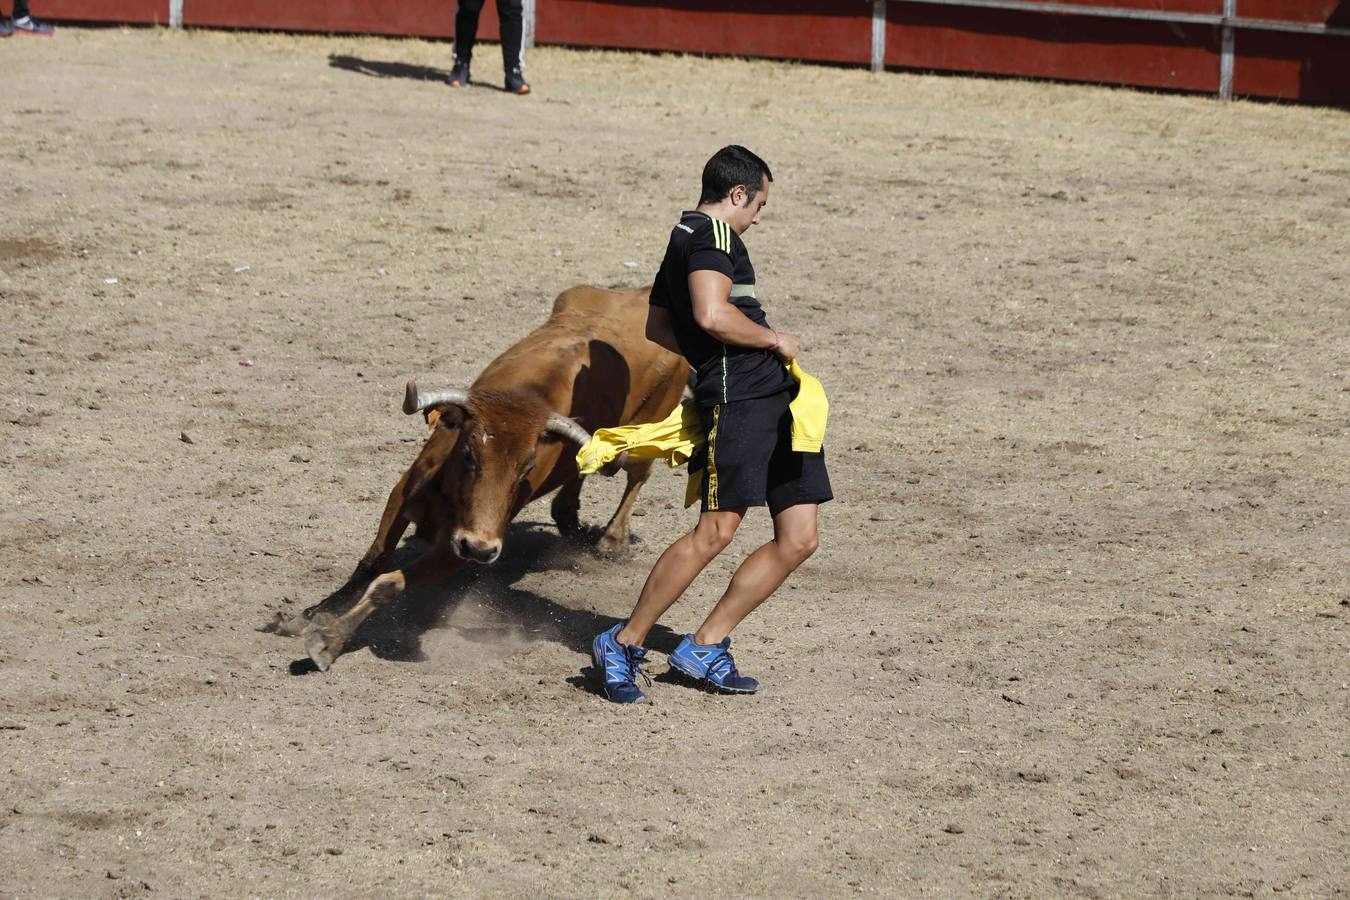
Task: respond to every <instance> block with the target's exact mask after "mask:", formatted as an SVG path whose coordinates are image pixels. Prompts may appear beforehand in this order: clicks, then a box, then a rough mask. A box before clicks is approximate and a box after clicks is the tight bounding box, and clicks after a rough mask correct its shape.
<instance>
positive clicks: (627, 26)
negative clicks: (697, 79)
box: [535, 0, 872, 63]
mask: <svg viewBox="0 0 1350 900" xmlns="http://www.w3.org/2000/svg"><path fill="white" fill-rule="evenodd" d="M871 8H872V7H871V4H869V3H864V2H862V0H834V2H828V0H780V2H776V3H735V2H729V0H687V2H672V0H537V6H536V14H537V19H536V21H537V25H536V28H535V33H536V39H537V41H538V42H539V43H548V44H573V45H576V46H585V47H623V48H632V49H641V50H677V51H684V52H690V53H710V54H717V55H727V56H763V57H777V58H787V59H810V60H818V61H822V62H851V63H865V62H867V61H868V60H870V59H871V57H872V32H871V24H870V22H871V18H870V17H871Z"/></svg>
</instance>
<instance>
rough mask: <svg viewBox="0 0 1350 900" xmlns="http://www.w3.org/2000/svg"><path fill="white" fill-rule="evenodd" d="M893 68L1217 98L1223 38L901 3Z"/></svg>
mask: <svg viewBox="0 0 1350 900" xmlns="http://www.w3.org/2000/svg"><path fill="white" fill-rule="evenodd" d="M1187 5H1188V6H1190V7H1191V9H1189V10H1187V11H1194V12H1209V11H1211V10H1207V9H1202V8H1201V7H1202V6H1204V5H1205V4H1204V3H1201V2H1193V3H1189V4H1187ZM886 65H888V66H900V67H904V68H913V69H939V70H946V71H957V72H991V73H995V74H1000V75H1031V76H1036V77H1041V78H1062V79H1066V80H1070V81H1095V82H1106V83H1116V84H1135V85H1140V86H1143V87H1159V88H1174V89H1180V90H1192V91H1210V92H1213V91H1215V90H1216V89H1217V87H1218V80H1219V35H1218V30H1217V29H1215V28H1212V27H1209V26H1196V25H1176V24H1170V23H1164V22H1141V21H1134V20H1126V19H1104V18H1089V17H1087V16H1061V15H1045V14H1042V13H1030V12H1014V11H1010V10H997V9H971V8H965V9H962V8H954V7H944V6H930V5H924V4H917V3H896V4H893V5H891V6H890V7H889V8H888V11H887V19H886Z"/></svg>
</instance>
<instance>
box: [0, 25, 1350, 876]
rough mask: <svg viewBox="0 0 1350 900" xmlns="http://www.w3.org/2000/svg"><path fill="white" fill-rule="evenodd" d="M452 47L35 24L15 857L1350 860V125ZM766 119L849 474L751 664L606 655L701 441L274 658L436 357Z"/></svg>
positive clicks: (411, 862)
mask: <svg viewBox="0 0 1350 900" xmlns="http://www.w3.org/2000/svg"><path fill="white" fill-rule="evenodd" d="M494 53H495V47H485V48H484V49H483V51H482V54H481V55H482V57H483V58H482V59H480V61H479V66H478V68H479V70H480V74H481V75H483V76H484V77H491V76H494V75H497V74H498V72H497V67H496V65H495V60H494V59H493V54H494ZM448 56H449V47H448V45H446V44H443V43H426V42H417V41H389V40H375V39H360V38H318V37H290V36H266V35H231V34H222V33H191V32H189V33H171V32H167V31H151V30H117V29H111V30H80V29H75V28H63V29H61V30H60V31H59V33H58V35H57V37H56V38H55V39H54V40H51V41H39V40H31V39H21V38H14V39H12V40H9V41H5V42H3V43H0V83H2V84H4V85H5V86H6V90H5V91H4V92H3V96H2V97H0V170H3V171H4V173H5V177H6V179H7V180H8V184H7V186H6V192H5V193H4V194H3V196H2V197H0V304H2V306H0V309H3V319H0V321H2V322H3V328H2V329H0V392H2V394H3V397H2V398H0V407H2V408H0V413H2V414H3V416H2V419H0V434H2V435H3V443H2V444H0V498H2V502H3V506H0V628H2V629H3V634H4V638H3V641H0V750H2V752H3V763H2V764H0V857H3V859H4V865H3V867H0V869H2V871H0V895H3V896H58V895H64V896H86V897H100V896H117V897H132V896H140V895H143V894H146V895H148V894H153V895H155V896H161V897H164V896H206V895H225V896H337V897H348V896H350V897H355V896H370V895H376V894H381V895H384V894H387V895H404V896H412V895H420V894H442V895H464V896H468V895H489V894H490V895H494V896H497V895H501V896H517V897H526V896H538V895H540V894H548V895H558V896H576V897H590V896H611V895H618V894H626V893H632V894H636V895H640V896H668V895H674V896H680V895H693V894H714V893H721V894H728V895H738V896H763V897H779V896H821V895H841V894H847V893H855V892H856V893H874V894H881V895H887V896H952V895H956V896H989V897H1003V896H1008V897H1040V896H1046V895H1063V896H1090V897H1091V896H1124V897H1134V896H1141V895H1167V896H1181V897H1196V896H1217V895H1240V896H1258V897H1264V896H1269V895H1271V894H1274V893H1284V892H1289V893H1292V894H1294V895H1298V896H1328V895H1343V894H1344V893H1345V891H1346V886H1347V884H1350V863H1348V862H1347V847H1348V846H1350V835H1348V834H1347V831H1348V830H1350V825H1348V823H1347V814H1346V810H1347V808H1350V778H1348V777H1347V774H1348V770H1350V767H1348V766H1347V759H1348V758H1350V751H1348V750H1347V748H1348V747H1350V726H1348V725H1347V710H1348V709H1350V661H1348V660H1350V653H1348V652H1347V651H1350V633H1348V632H1347V616H1348V615H1350V607H1348V606H1347V604H1350V574H1348V573H1350V530H1348V529H1350V474H1347V466H1346V462H1347V460H1348V459H1350V440H1348V438H1347V436H1348V435H1350V378H1348V377H1347V373H1348V372H1350V314H1348V313H1347V299H1348V296H1347V295H1348V294H1350V253H1348V252H1347V251H1348V250H1350V244H1348V243H1347V235H1348V234H1350V154H1348V152H1347V151H1348V148H1350V114H1348V113H1346V112H1344V111H1335V110H1324V109H1312V108H1297V107H1284V106H1274V105H1255V104H1247V103H1234V104H1222V103H1219V102H1217V101H1214V100H1211V99H1208V98H1199V97H1180V96H1158V95H1149V94H1144V93H1136V92H1130V91H1124V90H1107V89H1098V88H1091V87H1075V86H1062V85H1047V84H1035V83H1021V82H1014V81H995V80H978V79H958V78H937V77H922V76H915V75H907V74H887V75H884V76H881V77H874V76H872V75H870V74H868V73H866V72H863V71H856V70H844V69H832V68H824V67H810V66H799V65H787V64H777V63H767V62H744V61H726V60H702V59H694V58H677V57H650V56H640V55H629V54H618V53H588V52H576V51H568V50H561V49H542V50H539V51H537V52H534V53H533V54H532V55H531V56H530V60H529V62H530V76H531V78H532V80H533V81H534V83H535V86H536V88H537V91H536V94H535V95H534V96H532V97H530V98H525V99H518V98H514V97H509V96H506V95H504V94H503V93H501V92H500V91H499V90H496V89H495V88H494V87H493V86H492V85H491V84H488V85H483V86H479V87H475V88H471V89H467V90H463V91H459V92H452V91H451V90H450V89H449V88H447V87H446V86H445V85H444V84H443V83H441V82H439V81H438V78H439V77H440V76H442V75H443V74H444V73H445V71H446V69H447V67H448ZM498 83H499V82H498ZM733 141H735V142H740V143H744V144H747V145H749V146H750V147H752V148H754V149H755V150H757V151H758V152H759V153H761V154H762V155H763V156H764V157H765V158H766V159H767V160H768V161H769V162H770V164H771V166H772V167H773V169H774V172H775V176H776V181H775V182H774V187H773V193H772V200H771V202H770V205H769V207H768V209H767V210H766V215H765V221H764V223H763V225H761V226H760V227H759V228H758V229H756V230H753V231H752V232H750V234H748V235H747V241H748V244H749V246H750V248H751V251H752V252H753V254H754V259H755V261H756V264H757V266H758V269H759V273H760V276H759V277H760V285H761V288H762V290H761V297H762V298H763V299H764V301H765V305H766V308H767V309H768V311H769V314H770V317H771V319H772V320H773V321H774V322H775V324H778V325H780V326H781V327H785V328H788V329H790V330H792V331H794V332H797V333H800V334H801V335H802V336H803V338H804V341H805V345H806V350H805V352H804V353H803V363H804V364H806V366H807V368H808V369H809V370H811V371H812V372H814V373H816V374H818V375H820V376H821V378H822V380H823V381H824V382H825V385H826V388H827V389H828V390H829V392H830V396H831V400H832V416H831V425H830V432H829V437H828V442H827V452H828V458H829V461H830V466H831V472H832V475H833V479H834V483H835V490H836V493H837V495H838V499H837V501H836V502H834V503H832V504H829V505H828V506H826V507H825V508H824V509H823V511H822V528H823V543H822V547H821V550H820V552H819V553H818V554H817V555H816V556H815V557H814V558H813V559H812V560H810V561H809V562H808V563H807V564H806V566H805V567H804V568H803V569H802V570H801V571H800V572H799V573H798V574H797V575H796V576H795V577H794V578H793V579H792V581H791V582H790V584H789V585H788V586H787V587H786V588H785V589H784V590H782V591H781V592H780V594H779V595H778V596H776V597H775V598H773V599H772V600H771V601H770V602H769V603H768V604H767V605H766V606H765V607H763V608H762V609H761V610H760V611H759V612H758V613H757V614H756V615H755V616H753V617H752V618H751V619H749V620H748V621H747V622H746V623H745V625H744V626H743V627H742V628H741V629H740V630H739V631H738V632H737V648H738V655H737V660H738V662H739V663H740V666H741V669H742V670H743V671H746V672H749V673H750V674H754V675H757V676H759V677H760V678H761V680H762V681H764V682H765V685H766V686H765V689H764V690H763V691H762V692H761V693H760V694H759V695H757V696H754V697H719V696H713V695H709V694H705V693H701V692H698V691H695V690H691V689H689V688H687V687H684V686H682V685H680V684H676V683H671V682H669V681H667V680H665V679H664V678H662V677H658V678H657V681H656V683H655V684H654V685H653V687H652V693H653V696H654V698H655V702H654V703H653V704H652V705H651V706H650V707H646V708H618V707H614V706H611V705H609V704H607V703H605V702H604V701H603V700H602V699H601V698H599V697H597V696H596V694H595V693H594V692H593V691H592V689H591V688H590V686H589V685H588V682H587V681H586V677H585V674H586V670H587V668H588V666H589V658H588V653H587V648H588V646H589V641H590V638H591V636H592V635H593V634H594V633H595V632H596V631H598V630H599V629H601V628H602V627H605V626H606V625H608V624H609V623H611V622H613V621H615V620H616V618H617V617H620V616H622V615H624V614H625V613H626V612H627V610H628V608H629V607H630V604H631V602H632V600H633V598H634V596H635V592H636V591H637V589H638V588H639V587H640V585H641V581H642V579H643V578H644V577H645V574H646V572H647V570H648V569H649V567H650V565H651V563H652V562H653V560H654V558H655V555H656V554H657V553H658V552H659V551H660V550H661V549H662V548H663V546H664V545H665V543H667V542H669V541H670V540H671V539H673V538H674V537H675V536H676V535H677V534H679V533H680V531H681V529H684V528H687V527H689V526H690V525H691V524H692V514H691V513H689V512H686V511H685V510H683V509H681V508H680V506H679V500H680V498H681V497H682V493H683V480H682V475H681V474H680V473H670V472H660V473H658V474H657V476H656V477H654V478H653V480H652V482H651V483H650V484H649V485H648V487H647V490H646V491H645V493H644V494H643V496H642V497H641V498H640V500H639V501H638V518H636V519H635V520H634V521H635V523H636V530H637V534H638V538H639V542H638V543H636V544H634V546H633V548H632V551H633V552H632V554H631V557H630V558H629V559H627V560H624V561H619V562H608V561H604V560H601V559H600V558H598V557H597V556H596V555H595V554H594V553H593V552H591V551H590V550H588V549H587V548H585V547H578V546H575V545H573V544H570V543H565V542H563V541H562V540H561V539H560V538H559V537H558V536H557V534H556V532H555V530H554V529H553V528H552V527H551V526H550V525H549V524H548V511H547V508H546V506H545V505H543V504H540V505H537V506H532V507H530V508H528V509H527V510H526V511H525V513H524V515H523V516H522V518H521V520H520V521H519V522H518V523H517V525H516V526H515V527H514V528H513V529H512V531H511V533H510V535H509V538H508V543H507V547H506V557H507V558H506V559H505V560H503V562H501V563H500V564H498V565H497V566H494V567H492V568H490V569H478V570H476V571H474V572H473V573H471V576H469V577H461V578H459V579H457V580H454V581H452V582H450V583H446V584H443V585H441V586H439V587H437V588H435V589H427V590H424V591H421V592H419V593H418V595H417V596H414V597H412V598H410V599H409V602H408V603H407V604H405V605H404V606H402V607H400V608H399V609H398V610H397V611H396V612H395V614H393V615H388V616H385V617H384V618H383V619H380V620H378V621H376V622H374V623H372V627H371V629H369V632H368V634H367V636H366V639H365V641H364V643H365V644H366V646H364V647H362V648H358V649H356V650H354V651H353V652H350V653H349V654H347V655H346V656H344V657H343V658H341V659H340V660H338V662H337V664H336V665H335V666H334V667H333V669H332V670H331V671H330V672H329V673H327V674H326V675H324V674H317V673H307V674H298V675H293V674H291V673H292V663H293V661H295V660H298V659H300V658H303V657H304V652H303V648H302V646H301V643H300V641H299V640H297V639H294V638H285V637H281V636H278V635H275V634H267V633H263V632H260V631H259V630H257V629H258V628H259V626H261V625H263V624H264V623H265V622H266V621H268V620H269V619H270V618H271V617H272V616H273V614H274V613H276V612H277V611H278V610H282V611H294V610H297V609H299V608H302V607H303V606H306V605H308V604H310V603H313V602H315V601H317V600H318V599H320V598H322V597H324V596H325V595H327V594H328V593H329V592H330V591H331V590H333V589H334V588H336V587H337V586H338V585H339V584H341V583H342V581H343V580H344V579H345V577H346V576H347V574H348V573H349V572H350V571H351V568H352V566H353V565H354V564H355V562H356V560H357V558H358V557H359V556H360V554H361V553H362V552H363V551H364V550H365V548H366V546H367V544H368V542H369V540H370V538H371V537H372V535H373V533H374V529H375V525H376V522H377V520H378V518H379V514H380V510H381V508H382V505H383V502H384V498H385V496H386V494H387V492H388V491H389V489H390V488H391V487H392V485H393V484H394V482H395V480H396V479H397V477H398V475H399V474H400V472H401V471H402V469H403V467H405V466H406V465H407V463H408V462H409V461H410V460H411V458H412V457H413V456H414V454H415V452H416V449H417V446H418V444H419V442H420V440H421V435H422V430H421V423H420V420H417V419H415V418H414V419H410V418H408V417H405V416H403V415H402V413H401V412H400V411H399V409H398V403H399V399H400V397H401V388H402V384H403V381H404V379H406V378H408V377H410V376H417V377H419V378H420V379H421V380H422V382H423V383H424V384H444V385H455V384H460V385H462V384H467V382H468V381H470V380H471V379H472V377H473V375H474V374H475V373H476V372H477V371H478V370H479V369H480V368H481V367H482V366H483V364H484V363H486V362H487V361H488V360H489V359H491V358H492V357H493V356H495V355H496V353H497V352H499V351H500V350H502V349H503V348H505V347H506V346H508V345H509V344H510V343H512V342H513V341H514V340H515V339H517V338H518V337H519V336H521V335H522V334H524V333H525V332H526V331H527V330H528V329H529V328H530V327H532V325H533V324H535V323H536V322H538V321H542V319H543V318H544V316H545V315H546V312H547V309H548V307H549V304H550V303H551V301H552V298H553V297H554V296H555V295H556V294H557V293H558V292H559V291H561V290H562V289H563V288H566V287H568V286H570V285H573V284H580V283H592V284H601V285H614V284H622V285H632V286H640V285H642V284H644V283H646V282H647V281H648V280H649V279H650V278H651V276H652V274H653V273H654V271H655V268H656V266H657V264H658V262H659V258H660V254H661V252H662V249H663V247H664V242H665V237H666V235H667V234H668V232H669V229H670V226H671V224H672V223H673V222H674V221H675V218H676V216H677V214H678V212H679V210H681V209H683V208H687V207H688V206H689V205H690V204H691V203H692V202H693V201H694V199H695V196H696V192H697V176H698V172H699V170H700V167H701V165H702V163H703V161H704V159H705V158H706V157H707V156H708V155H709V154H710V153H711V152H712V151H713V150H714V149H716V148H717V147H718V146H721V145H722V144H725V143H730V142H733ZM114 279H115V281H114ZM245 359H251V360H254V361H255V364H254V365H252V366H248V367H246V366H243V365H241V361H242V360H245ZM618 490H619V485H618V484H616V483H613V482H605V483H600V484H592V485H588V488H587V491H586V493H585V494H584V495H583V517H584V518H585V519H586V520H587V521H590V522H595V523H599V522H603V521H604V520H605V519H606V518H607V517H608V514H609V511H610V508H611V507H612V505H613V504H614V503H615V502H617V498H618ZM767 534H769V528H768V522H767V516H766V515H764V514H763V513H762V512H761V513H760V514H759V515H757V516H756V515H754V514H753V513H752V515H751V517H750V519H749V520H748V521H747V524H746V526H745V527H744V528H743V529H742V533H741V534H740V535H739V536H738V538H737V541H736V543H735V545H734V546H733V548H732V550H731V551H730V552H729V553H728V554H727V555H726V556H725V557H724V558H723V559H721V560H719V561H717V562H716V563H715V564H714V565H713V567H712V568H711V569H710V570H709V571H708V572H707V573H706V574H705V576H704V577H703V578H702V579H701V580H700V581H699V582H697V583H696V584H695V586H694V588H693V589H692V590H691V592H690V596H688V597H687V598H686V599H685V600H684V602H682V603H681V604H680V605H677V606H676V607H675V609H674V610H672V612H671V614H670V616H669V617H668V620H667V621H666V623H665V624H667V625H668V626H669V629H668V630H662V631H660V632H659V633H657V634H656V635H655V636H654V639H653V641H652V644H653V647H654V649H655V651H657V652H654V653H653V655H652V659H653V660H654V662H652V664H651V665H650V666H649V668H650V669H651V670H652V674H654V675H658V676H659V675H660V673H662V672H664V670H665V662H664V652H665V651H669V650H670V649H671V648H672V647H673V645H674V642H675V640H676V639H677V636H678V635H679V634H680V633H682V632H684V631H688V630H691V629H692V628H694V627H695V626H696V625H697V624H698V622H699V621H700V620H701V618H702V615H703V613H704V611H706V609H707V607H708V606H709V605H710V604H711V602H712V601H713V600H715V599H716V596H717V595H718V593H719V591H720V589H721V587H722V586H723V585H724V584H725V581H726V578H727V577H728V575H729V573H730V572H731V570H732V566H733V565H734V563H735V562H736V560H737V559H738V558H739V557H741V556H743V555H744V554H745V553H746V552H747V551H748V550H749V549H751V548H752V547H753V546H755V545H756V544H757V543H758V542H760V541H762V540H763V539H764V538H765V536H766V535H767ZM419 609H420V610H423V611H425V610H428V609H429V610H431V622H430V627H427V626H426V616H423V615H418V614H415V611H416V610H419ZM299 668H301V669H303V667H299Z"/></svg>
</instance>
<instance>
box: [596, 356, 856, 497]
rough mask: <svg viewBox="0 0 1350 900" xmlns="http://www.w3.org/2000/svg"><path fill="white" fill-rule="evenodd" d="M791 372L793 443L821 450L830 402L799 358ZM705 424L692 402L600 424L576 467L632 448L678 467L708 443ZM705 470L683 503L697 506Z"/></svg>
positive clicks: (632, 455)
mask: <svg viewBox="0 0 1350 900" xmlns="http://www.w3.org/2000/svg"><path fill="white" fill-rule="evenodd" d="M787 370H788V374H790V375H791V376H792V377H793V379H795V380H796V381H797V384H798V387H797V396H796V398H795V399H793V401H792V403H791V404H789V406H788V408H789V410H791V412H792V449H793V450H794V451H795V452H797V453H819V452H820V451H821V445H822V444H823V443H824V440H825V423H826V420H827V419H828V418H829V415H830V402H829V400H827V399H826V397H825V388H824V387H823V386H822V385H821V383H820V381H819V379H817V378H815V377H814V376H812V375H808V374H807V373H806V372H805V371H803V370H802V367H801V366H799V365H797V361H796V360H795V359H794V360H793V361H792V362H790V363H788V366H787ZM703 440H704V434H703V425H702V423H700V421H699V417H698V410H697V409H696V408H695V407H694V404H693V403H691V402H685V403H681V404H680V405H679V406H677V407H675V409H674V410H673V411H672V412H671V414H670V415H668V416H666V417H665V418H664V419H662V420H661V421H660V422H647V423H644V424H642V425H619V426H616V427H614V428H598V429H596V431H595V433H594V434H592V435H591V439H590V440H589V441H587V442H586V445H585V446H584V447H582V448H581V449H580V450H578V451H577V470H578V471H579V472H580V473H581V474H582V475H592V474H594V473H596V472H598V471H600V469H602V468H603V467H604V466H605V465H606V464H607V463H609V462H611V461H613V459H614V458H615V457H617V456H618V455H619V454H620V453H623V452H624V451H627V452H628V458H629V459H635V460H641V459H664V460H665V461H666V462H667V463H669V465H670V467H671V468H672V469H673V468H675V467H676V466H682V465H684V464H685V462H687V461H688V460H689V457H691V456H693V455H694V451H695V450H696V449H698V446H699V444H701V443H703ZM702 483H703V473H702V471H701V470H700V471H699V472H697V473H695V472H691V473H690V477H689V485H688V488H687V489H686V490H685V496H684V505H685V506H692V505H693V504H694V502H695V501H697V500H698V498H699V495H700V493H701V490H702Z"/></svg>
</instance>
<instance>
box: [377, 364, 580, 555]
mask: <svg viewBox="0 0 1350 900" xmlns="http://www.w3.org/2000/svg"><path fill="white" fill-rule="evenodd" d="M403 411H404V412H405V413H408V414H410V415H411V414H412V413H415V412H418V411H426V413H427V421H428V424H430V425H431V426H432V429H433V431H445V432H448V433H449V434H448V435H447V437H449V438H450V439H452V440H453V441H454V445H453V447H452V449H451V450H450V452H449V455H448V456H447V457H446V459H445V462H444V464H443V465H442V466H441V471H440V474H439V476H438V479H437V480H438V482H439V488H440V491H441V493H442V494H443V495H444V496H445V499H446V503H447V504H448V509H446V510H445V514H446V527H447V528H448V529H449V532H448V533H449V538H450V544H451V546H452V547H453V549H454V552H455V553H456V554H457V555H458V556H459V557H460V558H461V559H464V560H466V561H469V562H480V563H491V562H494V561H496V559H497V557H499V556H500V555H501V552H502V537H503V535H504V534H505V531H506V525H507V523H508V522H509V521H510V520H511V517H512V515H514V514H515V512H516V511H517V510H518V509H519V508H520V507H521V506H523V505H524V504H525V503H526V502H527V501H528V500H529V499H530V497H531V496H532V495H533V493H534V491H535V490H536V489H537V488H538V487H539V485H540V484H541V483H542V481H543V479H544V477H545V476H546V475H547V473H548V470H549V468H551V467H552V465H553V463H554V462H555V461H556V460H557V458H558V455H559V453H560V452H566V447H565V446H563V444H564V442H565V441H570V442H572V443H575V444H577V445H581V444H585V443H586V442H587V441H588V440H590V438H591V436H590V434H589V433H588V432H587V431H586V429H584V428H582V427H581V426H580V425H578V424H577V423H576V422H575V421H573V420H572V419H569V418H567V417H566V416H563V415H560V414H559V413H557V412H554V411H552V410H550V409H548V408H547V407H545V406H544V405H543V404H542V402H541V401H539V400H538V399H537V398H535V397H533V396H532V395H529V394H526V393H521V394H516V393H511V394H493V393H484V392H475V394H474V395H473V396H472V397H470V396H469V394H468V393H467V392H466V391H462V390H454V389H452V390H441V391H419V390H418V389H417V384H416V382H413V381H409V382H408V388H407V392H406V393H405V395H404V398H403Z"/></svg>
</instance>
